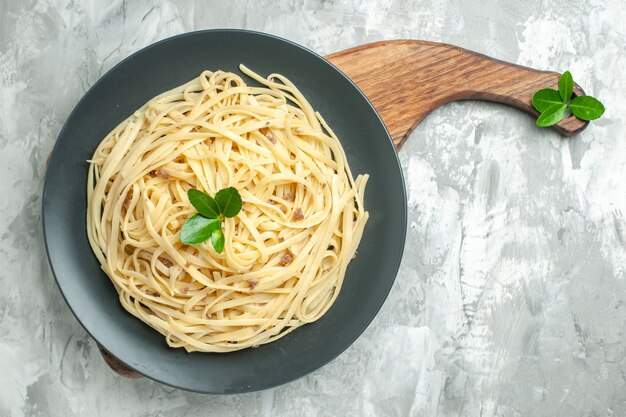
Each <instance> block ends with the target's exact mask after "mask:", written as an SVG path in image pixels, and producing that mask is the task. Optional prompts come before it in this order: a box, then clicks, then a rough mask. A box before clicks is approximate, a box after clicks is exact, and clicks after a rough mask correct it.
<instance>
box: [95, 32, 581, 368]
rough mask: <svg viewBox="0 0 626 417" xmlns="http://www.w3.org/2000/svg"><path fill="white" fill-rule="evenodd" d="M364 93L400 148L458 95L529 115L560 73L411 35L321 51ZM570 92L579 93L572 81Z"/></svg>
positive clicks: (561, 128)
mask: <svg viewBox="0 0 626 417" xmlns="http://www.w3.org/2000/svg"><path fill="white" fill-rule="evenodd" d="M326 59H327V60H329V61H330V62H332V63H333V64H334V65H335V66H337V67H338V68H339V69H340V70H341V71H342V72H343V73H344V74H346V75H347V76H348V77H350V79H352V81H353V82H354V83H355V84H356V85H357V86H358V87H359V88H360V89H361V91H363V92H364V93H365V95H366V96H367V97H368V98H369V100H370V101H371V102H372V104H373V105H374V107H375V108H376V110H377V111H378V114H379V115H380V116H381V118H382V119H383V122H385V125H386V126H387V129H388V130H389V133H390V134H391V138H392V139H393V142H394V143H395V145H396V148H398V149H399V148H400V147H401V146H402V144H403V143H404V141H405V140H406V138H407V137H408V136H409V134H410V133H411V132H412V131H413V129H414V128H415V126H417V124H418V123H419V122H421V121H422V120H423V119H424V118H425V117H426V116H427V115H428V114H429V113H430V112H431V111H433V110H435V109H436V108H437V107H439V106H441V105H442V104H445V103H450V102H452V101H459V100H487V101H493V102H497V103H503V104H508V105H510V106H513V107H516V108H518V109H520V110H523V111H525V112H526V113H528V114H530V115H532V116H533V117H535V118H536V117H538V116H539V113H537V111H536V110H535V109H534V108H533V106H532V103H531V98H532V95H533V94H534V93H535V92H536V91H537V90H539V89H541V88H554V89H558V87H557V84H558V81H559V77H560V74H559V73H556V72H552V71H539V70H535V69H532V68H527V67H522V66H520V65H515V64H510V63H507V62H504V61H499V60H497V59H493V58H490V57H488V56H485V55H481V54H478V53H476V52H472V51H468V50H466V49H462V48H458V47H456V46H452V45H447V44H442V43H435V42H426V41H415V40H396V41H383V42H375V43H370V44H366V45H362V46H358V47H356V48H352V49H347V50H345V51H341V52H337V53H334V54H331V55H328V56H326ZM574 93H575V94H576V95H584V94H585V92H584V91H583V89H582V88H580V86H578V85H577V84H574ZM587 124H588V122H584V121H582V120H579V119H577V118H575V117H573V116H571V117H568V118H566V119H564V120H561V121H560V122H559V123H557V124H556V125H554V126H552V128H553V129H555V130H556V131H557V132H558V133H560V134H562V135H564V136H572V135H574V134H576V133H579V132H581V131H582V130H583V129H585V127H587ZM100 352H101V353H102V356H103V358H104V359H105V361H106V363H107V364H108V365H109V366H110V367H111V368H112V369H113V370H114V371H115V372H117V373H118V374H120V375H122V376H125V377H128V378H139V377H140V376H141V375H140V374H138V373H136V372H134V371H133V370H131V369H129V368H128V367H127V366H126V365H124V364H123V363H121V362H120V361H118V360H117V359H116V358H115V357H113V356H112V355H111V354H109V353H108V352H106V351H105V350H104V349H103V348H102V347H100Z"/></svg>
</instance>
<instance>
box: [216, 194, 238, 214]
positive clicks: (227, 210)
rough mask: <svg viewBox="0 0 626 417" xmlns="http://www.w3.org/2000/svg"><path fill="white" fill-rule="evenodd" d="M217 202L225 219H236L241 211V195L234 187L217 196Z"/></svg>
mask: <svg viewBox="0 0 626 417" xmlns="http://www.w3.org/2000/svg"><path fill="white" fill-rule="evenodd" d="M215 201H216V202H217V205H218V206H219V209H220V213H221V214H223V215H224V217H235V216H236V215H237V213H239V211H241V206H242V204H243V203H242V201H241V195H239V192H238V191H237V189H236V188H234V187H228V188H224V189H223V190H219V191H218V192H217V194H215Z"/></svg>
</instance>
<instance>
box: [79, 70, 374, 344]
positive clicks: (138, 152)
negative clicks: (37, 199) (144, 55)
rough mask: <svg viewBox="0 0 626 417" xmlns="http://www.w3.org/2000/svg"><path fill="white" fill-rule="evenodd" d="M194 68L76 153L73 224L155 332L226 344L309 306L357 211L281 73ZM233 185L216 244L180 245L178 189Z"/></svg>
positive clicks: (361, 186)
mask: <svg viewBox="0 0 626 417" xmlns="http://www.w3.org/2000/svg"><path fill="white" fill-rule="evenodd" d="M240 69H241V71H242V72H243V73H244V74H246V75H247V76H249V77H250V78H251V79H253V80H255V81H256V82H257V83H258V84H259V85H260V86H253V85H247V84H246V83H245V82H244V80H243V79H242V78H241V77H240V76H238V75H237V74H234V73H231V72H223V71H216V72H211V71H205V72H203V73H202V74H201V75H200V76H199V77H198V78H196V79H194V80H192V81H190V82H188V83H187V84H184V85H182V86H180V87H178V88H175V89H173V90H170V91H168V92H166V93H163V94H161V95H159V96H157V97H155V98H154V99H152V100H150V101H149V102H148V103H146V104H145V105H144V106H143V107H141V108H140V109H139V110H137V111H136V112H135V113H134V114H133V115H132V116H130V117H129V118H128V119H126V120H124V121H123V122H122V123H120V124H119V125H118V126H117V127H116V128H115V129H114V130H113V131H112V132H111V133H109V134H108V135H107V136H106V137H105V138H104V140H103V141H102V142H101V143H100V145H99V146H98V148H97V149H96V151H95V153H94V155H93V158H92V159H91V160H90V161H89V162H90V165H89V177H88V188H87V200H88V201H87V234H88V237H89V242H90V244H91V247H92V248H93V251H94V253H95V254H96V256H97V257H98V260H99V261H100V264H101V265H102V269H103V270H104V272H105V273H106V274H107V275H108V276H109V278H110V279H111V281H112V282H113V284H114V285H115V288H116V289H117V291H118V293H119V300H120V302H121V304H122V306H123V307H124V308H125V309H126V310H127V311H128V312H129V313H131V314H133V315H134V316H136V317H137V318H139V319H140V320H142V321H143V322H145V323H147V324H148V325H150V326H151V327H153V328H154V329H156V330H158V331H159V332H160V333H162V334H163V335H164V336H165V338H166V340H167V343H168V345H169V346H171V347H184V348H185V349H186V350H187V351H190V352H191V351H202V352H230V351H234V350H239V349H243V348H247V347H256V346H259V345H261V344H264V343H269V342H272V341H274V340H276V339H278V338H280V337H282V336H284V335H286V334H287V333H289V332H290V331H292V330H294V329H296V328H297V327H299V326H301V325H303V324H306V323H311V322H313V321H315V320H317V319H319V318H320V317H321V316H322V315H323V314H324V313H325V312H326V311H328V309H329V308H330V307H331V306H332V304H333V302H334V301H335V299H336V298H337V295H338V294H339V291H340V289H341V285H342V282H343V279H344V275H345V273H346V268H347V267H348V263H349V262H350V260H351V259H352V258H353V257H354V256H355V254H356V249H357V246H358V244H359V241H360V239H361V235H362V233H363V228H364V226H365V223H366V221H367V218H368V213H367V212H366V211H365V209H364V206H363V193H364V190H365V185H366V182H367V175H362V176H358V177H357V178H356V179H354V178H353V176H352V173H351V172H350V168H349V167H348V164H347V161H346V156H345V153H344V150H343V148H342V147H341V144H340V142H339V140H338V139H337V137H336V136H335V135H334V133H333V132H332V130H331V129H330V128H329V126H328V125H327V124H326V123H325V122H324V120H323V119H322V117H321V116H320V114H319V113H316V112H315V111H314V110H313V108H312V107H311V105H310V104H309V103H308V101H307V100H306V99H305V98H304V96H303V95H302V94H301V93H300V91H299V90H298V89H297V88H296V87H295V86H294V85H293V84H292V83H291V82H290V81H289V80H288V79H286V78H285V77H283V76H281V75H278V74H272V75H270V76H269V77H268V78H267V79H265V78H263V77H261V76H259V75H257V74H256V73H254V72H252V71H251V70H249V69H248V68H246V67H244V66H243V65H242V66H241V67H240ZM225 187H235V188H236V189H237V190H238V191H239V193H240V194H241V196H242V199H243V207H242V210H241V211H240V212H239V214H238V215H237V216H236V217H233V218H227V219H225V221H224V226H223V232H224V235H225V238H226V241H225V246H224V250H223V252H222V253H217V252H216V251H215V250H214V248H213V247H212V246H211V243H210V242H204V243H201V244H197V245H184V244H183V243H181V242H180V240H179V233H180V229H181V227H182V225H183V223H184V222H185V220H186V219H187V218H189V217H190V216H192V215H194V214H195V213H196V211H195V209H194V208H193V207H192V205H191V204H190V202H189V200H188V197H187V191H188V190H189V189H190V188H196V189H199V190H201V191H204V192H206V193H207V194H210V195H214V194H215V193H216V192H217V191H218V190H220V189H222V188H225Z"/></svg>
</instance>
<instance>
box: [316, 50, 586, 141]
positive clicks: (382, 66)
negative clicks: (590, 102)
mask: <svg viewBox="0 0 626 417" xmlns="http://www.w3.org/2000/svg"><path fill="white" fill-rule="evenodd" d="M326 59H327V60H329V61H330V62H332V63H333V64H335V66H337V67H338V68H339V69H340V70H341V71H343V73H345V74H346V75H347V76H348V77H350V78H351V79H352V81H354V83H355V84H356V85H357V86H358V87H359V88H360V89H361V91H363V92H364V93H365V95H366V96H367V97H368V98H369V100H370V101H371V102H372V104H373V105H374V107H375V108H376V111H378V114H379V115H380V116H381V118H382V119H383V122H385V125H386V126H387V129H388V130H389V133H390V134H391V138H392V139H393V142H394V143H395V144H396V147H398V148H399V147H400V146H402V144H403V143H404V141H405V140H406V138H407V137H408V135H409V134H410V133H411V132H412V131H413V129H414V128H415V126H417V124H418V123H419V122H421V121H422V120H423V119H424V117H426V115H428V114H429V113H430V112H431V111H433V110H434V109H436V108H437V107H439V106H441V105H442V104H445V103H450V102H452V101H459V100H487V101H494V102H497V103H503V104H508V105H510V106H513V107H517V108H518V109H520V110H523V111H525V112H526V113H528V114H530V115H532V116H533V117H535V118H536V117H538V116H539V113H537V111H536V110H535V109H534V108H533V106H532V103H531V98H532V96H533V94H534V93H535V92H536V91H537V90H539V89H541V88H554V89H558V86H557V84H558V81H559V78H560V74H559V73H556V72H552V71H539V70H535V69H532V68H527V67H522V66H520V65H515V64H510V63H508V62H504V61H499V60H497V59H493V58H490V57H488V56H485V55H481V54H478V53H476V52H472V51H468V50H466V49H462V48H458V47H456V46H452V45H446V44H443V43H435V42H426V41H415V40H397V41H383V42H375V43H370V44H367V45H362V46H357V47H356V48H352V49H348V50H345V51H341V52H337V53H334V54H331V55H328V56H326ZM574 93H575V94H576V95H584V94H585V92H584V91H583V89H582V88H580V86H578V85H577V84H574ZM587 124H588V122H585V121H582V120H580V119H577V118H575V117H574V116H570V117H568V118H566V119H564V120H561V121H560V122H559V123H557V124H556V125H554V126H553V129H555V130H556V131H557V132H559V133H560V134H561V135H564V136H572V135H574V134H576V133H579V132H581V131H582V130H583V129H584V128H585V127H587Z"/></svg>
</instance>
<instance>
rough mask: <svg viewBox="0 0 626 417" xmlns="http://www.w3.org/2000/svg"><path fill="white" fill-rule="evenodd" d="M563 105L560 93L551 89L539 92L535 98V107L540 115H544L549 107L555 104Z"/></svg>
mask: <svg viewBox="0 0 626 417" xmlns="http://www.w3.org/2000/svg"><path fill="white" fill-rule="evenodd" d="M561 103H562V101H561V96H560V95H559V92H558V91H556V90H553V89H551V88H543V89H541V90H539V91H537V92H536V93H535V95H534V96H533V107H534V108H535V109H537V111H538V112H539V113H543V112H544V111H546V110H547V109H548V107H550V106H552V105H554V104H561Z"/></svg>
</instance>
